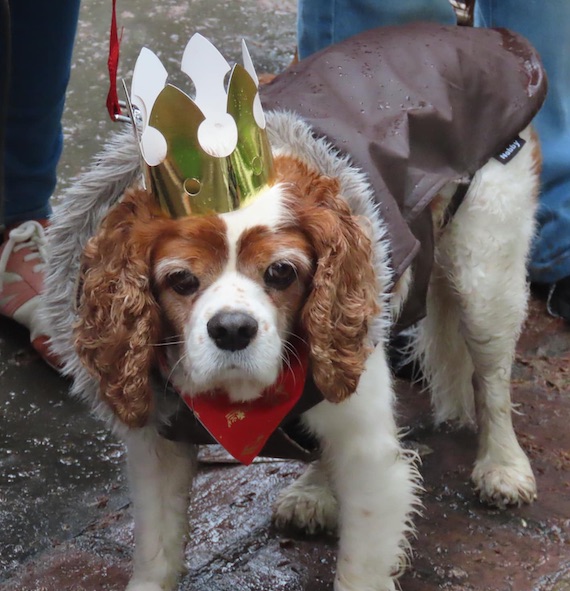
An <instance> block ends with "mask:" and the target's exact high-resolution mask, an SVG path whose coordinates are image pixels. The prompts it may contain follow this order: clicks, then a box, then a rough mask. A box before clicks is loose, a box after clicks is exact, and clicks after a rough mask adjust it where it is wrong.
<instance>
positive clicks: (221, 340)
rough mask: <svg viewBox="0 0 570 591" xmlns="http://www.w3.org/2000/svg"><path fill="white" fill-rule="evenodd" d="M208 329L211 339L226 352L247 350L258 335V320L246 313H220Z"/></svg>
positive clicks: (211, 321)
mask: <svg viewBox="0 0 570 591" xmlns="http://www.w3.org/2000/svg"><path fill="white" fill-rule="evenodd" d="M207 327H208V334H209V335H210V338H211V339H212V340H213V341H214V342H215V343H216V345H217V346H218V347H219V348H220V349H224V350H225V351H241V350H242V349H245V348H246V347H247V346H248V345H249V343H251V341H252V340H253V338H254V337H255V335H256V334H257V320H256V319H255V318H253V316H250V315H249V314H245V313H244V312H218V313H217V314H215V315H214V316H212V318H210V320H209V321H208V324H207Z"/></svg>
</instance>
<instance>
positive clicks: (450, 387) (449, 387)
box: [413, 261, 475, 425]
mask: <svg viewBox="0 0 570 591" xmlns="http://www.w3.org/2000/svg"><path fill="white" fill-rule="evenodd" d="M426 311H427V314H426V317H425V318H424V320H423V321H422V322H421V323H420V325H419V327H418V329H417V330H416V331H415V342H414V346H413V357H414V359H415V361H416V362H417V363H418V365H419V368H420V370H421V375H422V376H423V378H424V379H425V380H426V382H427V383H428V384H429V387H430V391H431V392H430V393H431V402H432V407H433V414H434V420H435V423H436V424H440V423H443V422H445V421H457V423H459V424H470V425H473V424H474V423H475V408H474V402H473V385H472V376H473V362H472V361H471V356H470V354H469V350H468V349H467V345H466V344H465V339H464V338H463V336H462V334H461V328H460V325H461V310H460V307H459V301H458V298H457V294H456V293H455V288H454V287H453V286H452V285H451V284H450V282H449V280H448V278H447V277H446V276H445V274H444V271H443V270H442V268H441V267H440V266H439V265H438V263H437V261H436V262H435V263H434V268H433V271H432V277H431V280H430V285H429V291H428V297H427V310H426Z"/></svg>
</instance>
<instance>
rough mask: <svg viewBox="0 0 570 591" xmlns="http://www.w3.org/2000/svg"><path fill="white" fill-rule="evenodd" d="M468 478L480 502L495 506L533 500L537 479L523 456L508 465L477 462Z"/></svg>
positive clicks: (503, 506)
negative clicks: (473, 485) (471, 481)
mask: <svg viewBox="0 0 570 591" xmlns="http://www.w3.org/2000/svg"><path fill="white" fill-rule="evenodd" d="M471 479H472V480H473V483H474V484H475V488H476V490H477V492H478V493H479V498H480V499H481V501H483V502H484V503H487V504H489V505H492V506H494V507H499V508H501V509H504V508H505V507H507V506H508V505H518V506H520V505H522V504H523V503H532V502H533V501H534V500H535V499H536V480H535V478H534V474H533V473H532V469H531V467H530V463H529V462H528V460H527V458H526V456H525V457H524V458H522V459H521V460H520V461H518V462H516V463H514V464H509V465H504V464H499V463H496V462H492V461H489V460H481V461H478V462H477V463H476V464H475V469H474V470H473V474H472V476H471Z"/></svg>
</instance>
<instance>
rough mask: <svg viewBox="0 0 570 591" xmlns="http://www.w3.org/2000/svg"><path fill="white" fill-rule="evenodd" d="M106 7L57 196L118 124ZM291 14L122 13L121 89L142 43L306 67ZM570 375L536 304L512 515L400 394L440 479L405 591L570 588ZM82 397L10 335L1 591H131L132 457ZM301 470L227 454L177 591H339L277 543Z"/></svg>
mask: <svg viewBox="0 0 570 591" xmlns="http://www.w3.org/2000/svg"><path fill="white" fill-rule="evenodd" d="M109 4H110V3H109V2H107V1H103V0H91V1H86V2H85V3H84V7H83V12H82V18H81V24H80V29H79V35H78V40H77V47H76V54H75V67H74V72H73V76H72V81H71V86H70V94H69V99H68V105H67V111H66V125H65V130H66V142H67V143H66V151H65V154H64V158H63V160H62V165H61V179H62V180H61V184H60V190H63V189H65V187H66V186H67V185H68V184H69V183H70V182H71V179H72V177H73V176H74V175H75V174H77V173H78V172H79V171H80V170H81V169H82V168H83V167H85V166H86V165H87V162H88V161H89V159H90V158H91V157H92V155H93V154H94V153H95V152H96V151H97V150H98V149H99V147H100V146H101V144H102V143H103V142H104V139H105V137H106V135H107V134H108V133H109V130H110V129H111V128H112V126H113V124H111V123H108V122H106V121H105V112H104V99H105V95H106V92H107V83H106V74H105V61H106V43H107V28H108V22H109V19H110V14H109V10H110V9H109ZM294 13H295V3H294V1H293V0H277V1H275V0H247V1H244V2H230V1H227V2H220V1H219V0H194V1H193V2H191V3H188V4H183V5H182V4H179V3H177V2H174V1H173V0H167V1H165V2H162V3H160V6H155V5H154V4H153V3H152V2H150V1H149V0H140V1H137V2H135V1H134V0H123V1H121V0H119V2H118V16H119V22H120V23H121V24H122V25H123V26H124V27H125V30H124V36H123V57H122V64H121V69H120V75H122V76H125V77H126V78H127V79H129V78H128V77H129V75H130V70H129V68H130V67H132V64H133V63H134V58H135V56H136V54H137V53H138V51H139V49H140V46H141V45H142V44H143V43H146V44H148V45H149V46H150V47H151V48H152V49H155V50H157V52H158V53H159V54H160V55H161V56H163V57H164V56H170V55H174V54H175V57H176V59H179V57H180V54H181V51H182V46H183V44H184V42H185V40H186V38H187V37H188V36H189V35H190V34H191V33H192V32H194V31H195V30H199V31H201V32H202V33H204V34H206V35H207V36H209V37H210V38H211V39H212V40H213V41H214V42H215V43H216V44H217V45H218V46H219V47H220V48H221V49H222V50H223V52H224V53H226V54H227V55H229V56H230V57H232V58H236V57H237V49H238V43H237V42H238V40H239V38H240V37H241V36H243V37H245V38H246V40H248V41H249V46H250V50H251V53H252V55H253V59H254V62H255V63H256V64H257V66H258V69H259V70H260V71H267V72H274V71H278V70H280V69H282V68H283V67H284V66H285V65H286V64H287V63H288V62H289V61H290V59H291V56H292V54H293V50H294V43H295V41H294ZM172 48H175V49H174V50H173V49H172ZM275 48H278V49H275ZM176 52H177V53H176ZM164 59H165V60H166V61H167V58H166V57H164ZM170 67H171V68H174V58H173V60H171V64H170ZM115 125H116V124H115ZM569 362H570V328H569V327H568V325H565V324H564V323H563V322H562V321H558V320H555V319H552V318H550V317H548V316H547V315H546V313H545V311H544V303H543V302H542V301H541V300H540V299H538V298H534V299H533V300H532V302H531V310H530V315H529V319H528V321H527V323H526V325H525V329H524V332H523V335H522V338H521V340H520V343H519V347H518V354H517V358H516V363H515V367H514V379H513V398H514V400H515V401H516V403H517V405H518V406H517V410H518V412H517V415H516V416H515V427H516V430H517V433H518V436H519V439H520V441H521V443H522V445H523V447H524V448H525V450H526V451H527V453H528V454H529V456H530V458H531V461H532V463H533V466H534V470H535V473H536V476H537V481H538V489H539V498H538V500H537V502H536V503H534V504H533V505H532V506H528V507H523V508H517V509H510V510H508V511H498V510H494V509H489V508H487V507H485V506H483V505H481V504H480V503H479V502H478V501H477V500H476V498H475V496H474V494H473V491H472V489H471V486H470V485H469V473H470V467H471V464H472V462H473V459H474V449H475V447H474V446H475V436H474V434H473V433H470V432H468V431H465V430H461V431H452V430H449V429H441V430H435V429H433V428H432V427H431V425H430V421H429V403H428V401H427V396H426V395H425V394H422V393H420V392H419V390H418V389H417V388H415V387H412V386H410V385H409V384H407V383H405V382H399V384H398V386H399V388H398V389H399V391H400V393H401V397H400V402H399V411H400V420H401V424H402V426H405V427H407V429H408V432H409V434H408V436H407V438H408V440H410V442H413V444H414V445H416V446H418V445H419V447H420V449H421V450H422V455H423V463H422V466H421V472H422V475H423V477H424V481H425V482H424V485H425V493H424V494H423V503H424V511H423V515H422V516H420V517H418V518H417V520H416V525H417V537H416V539H415V540H414V541H413V549H414V558H413V562H412V567H411V568H410V569H409V570H408V571H407V573H406V574H405V575H404V577H403V578H402V580H401V585H402V589H403V590H404V591H435V590H437V589H446V590H449V591H466V590H473V591H534V590H536V591H569V590H570V429H569V428H568V425H569V421H570V363H569ZM68 386H69V384H68V383H67V382H66V381H65V380H63V379H62V378H60V377H59V376H58V375H57V374H56V373H55V372H53V371H52V370H50V369H49V368H48V367H47V366H45V365H44V364H43V362H42V361H41V360H40V359H39V358H38V357H37V356H36V355H35V353H34V352H33V351H32V350H31V349H30V347H29V345H28V342H27V334H26V333H25V332H24V331H22V330H21V329H19V327H18V326H16V325H14V324H12V323H10V322H8V321H0V421H1V425H2V428H1V429H0V467H1V470H0V591H103V590H107V591H120V590H122V589H123V588H124V586H125V585H126V582H127V580H128V576H129V572H130V555H131V550H132V519H131V516H130V511H129V509H130V506H129V500H128V492H127V490H126V482H125V478H124V476H123V469H122V464H123V460H124V453H123V449H122V447H121V445H120V443H119V442H117V441H116V440H114V439H113V438H112V437H111V436H110V435H109V434H107V433H106V431H105V429H104V428H103V427H102V425H100V424H98V423H97V422H95V421H94V420H93V419H92V418H90V417H89V415H88V413H87V412H86V411H85V409H84V408H83V406H82V405H81V404H80V403H79V402H77V401H74V400H71V399H70V398H69V397H68V396H67V389H68ZM302 469H303V467H302V465H300V464H299V463H295V462H283V461H265V462H259V463H255V464H254V465H252V466H251V467H249V468H246V467H243V466H239V465H236V464H233V463H230V462H227V461H226V460H225V458H224V456H223V455H221V454H217V453H215V450H211V451H208V452H206V453H203V454H202V456H201V468H200V474H199V478H198V481H197V484H196V488H195V494H194V499H193V504H192V510H191V515H190V519H191V523H192V534H191V544H190V545H189V547H188V550H187V554H186V558H187V567H188V572H187V574H186V575H185V576H184V577H183V579H182V581H181V584H180V590H184V591H186V590H187V591H191V590H192V591H230V590H232V591H270V590H271V591H273V590H275V591H277V590H280V589H287V590H288V591H325V590H326V591H330V590H331V589H332V580H333V575H332V573H333V570H334V556H335V548H336V539H335V538H334V537H333V536H327V535H319V536H311V537H308V536H302V535H300V534H298V533H296V532H292V531H286V532H283V531H277V530H275V529H274V528H273V527H272V525H271V522H270V514H271V503H272V501H273V500H274V499H275V497H276V495H277V493H278V491H279V490H280V489H281V488H282V487H283V486H284V485H286V484H287V483H288V482H290V481H291V480H292V479H293V478H294V477H295V476H296V475H298V474H299V473H300V472H301V471H302Z"/></svg>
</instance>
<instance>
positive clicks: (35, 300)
mask: <svg viewBox="0 0 570 591" xmlns="http://www.w3.org/2000/svg"><path fill="white" fill-rule="evenodd" d="M42 224H44V225H45V224H46V222H45V221H44V220H42V222H39V221H35V220H30V221H27V222H23V223H21V224H19V225H18V226H16V227H14V228H12V229H11V230H9V231H8V239H7V240H6V241H5V242H4V244H2V246H0V314H2V315H3V316H7V317H8V318H11V319H13V320H15V321H16V322H18V323H19V324H22V325H23V326H25V327H26V328H27V329H28V330H29V331H30V341H31V342H32V346H33V347H34V349H35V350H36V351H37V352H38V353H39V354H40V355H41V356H42V358H43V359H44V360H45V361H46V362H47V363H48V364H49V365H50V366H51V367H53V368H54V369H57V368H58V366H59V362H58V360H57V359H56V358H55V356H54V355H53V354H52V353H51V351H50V350H49V347H48V337H47V336H46V330H45V326H44V323H43V320H42V318H41V317H40V315H39V314H38V308H39V303H40V292H41V290H42V287H43V278H44V275H43V271H44V266H45V260H46V237H45V232H44V225H42Z"/></svg>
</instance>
